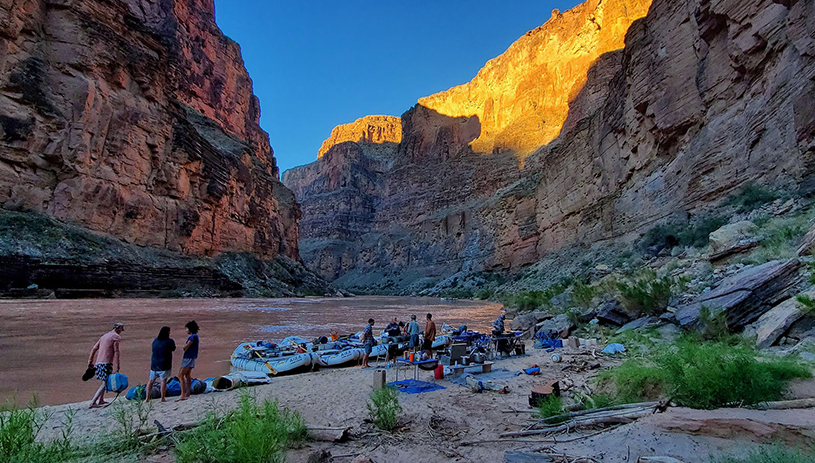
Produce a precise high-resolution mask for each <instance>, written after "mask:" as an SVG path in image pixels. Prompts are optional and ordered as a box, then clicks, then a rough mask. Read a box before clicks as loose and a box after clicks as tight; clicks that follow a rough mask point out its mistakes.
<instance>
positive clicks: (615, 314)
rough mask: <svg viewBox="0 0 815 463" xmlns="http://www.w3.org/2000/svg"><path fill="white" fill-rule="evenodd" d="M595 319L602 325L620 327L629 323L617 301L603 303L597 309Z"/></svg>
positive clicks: (629, 318) (628, 318)
mask: <svg viewBox="0 0 815 463" xmlns="http://www.w3.org/2000/svg"><path fill="white" fill-rule="evenodd" d="M597 319H598V320H600V323H602V324H604V325H615V326H622V325H625V324H626V323H628V322H630V321H631V317H629V316H628V314H627V313H625V311H624V310H623V307H622V305H620V303H619V301H616V300H612V301H607V302H604V303H603V305H601V306H600V308H599V309H597Z"/></svg>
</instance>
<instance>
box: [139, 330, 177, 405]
mask: <svg viewBox="0 0 815 463" xmlns="http://www.w3.org/2000/svg"><path fill="white" fill-rule="evenodd" d="M174 350H175V341H173V339H172V338H171V337H170V327H169V326H162V327H161V330H159V332H158V336H157V337H156V339H154V340H153V356H152V357H151V358H150V379H149V381H147V389H146V391H145V399H144V401H145V402H150V393H151V392H152V391H153V383H154V382H155V380H156V378H158V379H160V380H161V401H162V402H166V401H167V381H169V380H170V371H171V370H172V369H173V351H174Z"/></svg>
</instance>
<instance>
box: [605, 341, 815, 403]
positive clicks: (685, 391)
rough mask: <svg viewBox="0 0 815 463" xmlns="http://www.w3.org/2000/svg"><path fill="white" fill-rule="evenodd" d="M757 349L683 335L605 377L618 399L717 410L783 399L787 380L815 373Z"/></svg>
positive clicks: (607, 373)
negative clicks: (666, 399) (663, 400)
mask: <svg viewBox="0 0 815 463" xmlns="http://www.w3.org/2000/svg"><path fill="white" fill-rule="evenodd" d="M757 355H758V354H757V352H756V351H755V350H754V349H751V348H748V347H746V346H743V345H737V346H732V345H728V344H725V343H718V342H717V343H705V344H698V343H697V342H695V341H693V340H691V339H683V340H681V341H679V342H677V344H676V345H673V346H670V347H669V348H663V349H658V350H655V351H654V353H653V355H650V356H649V358H647V359H646V358H643V359H631V360H627V361H626V362H624V363H623V364H622V365H620V366H619V367H617V368H614V369H612V370H610V371H608V372H606V373H604V374H603V375H602V376H603V378H604V379H605V380H610V381H611V382H612V383H613V385H614V387H615V389H616V397H615V401H616V402H619V403H629V402H637V401H640V400H650V399H654V398H656V397H658V396H663V397H670V398H672V399H673V401H674V402H675V403H676V404H678V405H681V406H686V407H691V408H701V409H712V408H717V407H722V406H728V405H729V406H732V405H752V404H756V403H759V402H764V401H769V400H777V399H780V398H781V396H782V394H783V393H784V391H785V390H786V386H787V383H788V382H789V381H791V380H793V379H798V378H809V377H811V376H812V372H811V371H810V370H809V369H808V368H807V367H805V366H803V365H802V364H800V363H797V362H795V361H793V360H787V359H775V358H773V359H769V358H758V357H757Z"/></svg>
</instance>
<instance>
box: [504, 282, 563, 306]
mask: <svg viewBox="0 0 815 463" xmlns="http://www.w3.org/2000/svg"><path fill="white" fill-rule="evenodd" d="M566 288H567V285H563V284H561V283H558V284H555V285H552V286H550V287H548V288H546V289H545V290H542V291H540V290H535V291H525V292H522V293H518V294H516V295H514V296H511V297H509V298H508V299H507V300H506V301H504V303H505V304H506V305H508V306H510V307H517V308H518V310H522V311H528V310H536V309H539V308H541V307H548V306H549V305H550V304H551V303H550V301H551V300H552V298H553V297H555V296H557V295H559V294H562V293H563V291H566Z"/></svg>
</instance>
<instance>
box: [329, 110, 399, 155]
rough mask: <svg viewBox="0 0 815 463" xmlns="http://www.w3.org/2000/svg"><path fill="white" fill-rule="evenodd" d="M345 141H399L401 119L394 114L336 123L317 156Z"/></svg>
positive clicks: (381, 142) (378, 142)
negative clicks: (340, 123)
mask: <svg viewBox="0 0 815 463" xmlns="http://www.w3.org/2000/svg"><path fill="white" fill-rule="evenodd" d="M346 141H353V142H361V143H366V144H387V143H399V142H400V141H402V121H401V119H399V118H398V117H394V116H365V117H363V118H360V119H357V120H355V121H354V122H352V123H350V124H344V125H338V126H336V127H334V130H332V131H331V136H330V137H328V139H326V140H325V141H324V142H323V144H322V146H320V150H319V151H318V152H317V157H318V158H321V157H323V155H324V154H325V153H326V152H327V151H328V150H330V149H331V147H333V146H334V145H339V144H340V143H343V142H346Z"/></svg>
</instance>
